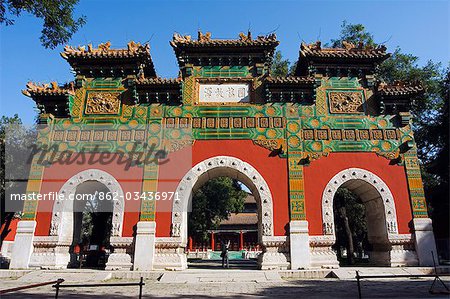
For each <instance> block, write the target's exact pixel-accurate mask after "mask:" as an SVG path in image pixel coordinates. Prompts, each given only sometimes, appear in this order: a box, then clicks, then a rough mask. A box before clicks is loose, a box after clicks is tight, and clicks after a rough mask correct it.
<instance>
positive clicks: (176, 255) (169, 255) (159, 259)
mask: <svg viewBox="0 0 450 299" xmlns="http://www.w3.org/2000/svg"><path fill="white" fill-rule="evenodd" d="M153 269H158V270H185V269H187V254H186V253H185V252H184V246H183V244H182V242H181V238H179V237H167V238H157V239H156V253H155V258H154V264H153Z"/></svg>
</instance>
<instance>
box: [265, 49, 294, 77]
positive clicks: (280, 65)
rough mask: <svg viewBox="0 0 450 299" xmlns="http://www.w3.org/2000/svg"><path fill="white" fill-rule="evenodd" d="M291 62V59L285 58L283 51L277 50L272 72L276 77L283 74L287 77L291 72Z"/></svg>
mask: <svg viewBox="0 0 450 299" xmlns="http://www.w3.org/2000/svg"><path fill="white" fill-rule="evenodd" d="M290 65H291V62H290V61H289V59H284V58H283V54H281V51H276V52H275V55H274V57H273V62H272V66H271V68H270V74H271V75H272V76H274V77H276V76H281V77H285V76H287V75H288V73H289V66H290Z"/></svg>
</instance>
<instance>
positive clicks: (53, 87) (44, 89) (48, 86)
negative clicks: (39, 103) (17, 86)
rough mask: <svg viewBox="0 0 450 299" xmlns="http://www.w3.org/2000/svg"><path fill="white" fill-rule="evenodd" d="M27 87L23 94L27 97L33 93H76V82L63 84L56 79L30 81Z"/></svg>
mask: <svg viewBox="0 0 450 299" xmlns="http://www.w3.org/2000/svg"><path fill="white" fill-rule="evenodd" d="M26 87H27V88H26V89H24V90H22V94H24V95H25V96H27V97H32V96H33V95H38V94H40V95H64V94H70V95H74V94H75V84H74V82H69V83H66V84H64V85H62V86H60V85H58V83H57V82H56V81H53V82H50V83H35V82H31V81H30V82H28V83H27V85H26Z"/></svg>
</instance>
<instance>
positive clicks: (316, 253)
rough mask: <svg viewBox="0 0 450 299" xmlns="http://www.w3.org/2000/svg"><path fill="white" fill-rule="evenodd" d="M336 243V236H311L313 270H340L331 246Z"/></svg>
mask: <svg viewBox="0 0 450 299" xmlns="http://www.w3.org/2000/svg"><path fill="white" fill-rule="evenodd" d="M335 242H336V240H335V238H334V236H332V235H325V236H309V244H310V251H311V268H326V269H336V268H339V262H338V260H337V256H336V252H334V251H333V249H332V248H331V246H333V244H334V243H335Z"/></svg>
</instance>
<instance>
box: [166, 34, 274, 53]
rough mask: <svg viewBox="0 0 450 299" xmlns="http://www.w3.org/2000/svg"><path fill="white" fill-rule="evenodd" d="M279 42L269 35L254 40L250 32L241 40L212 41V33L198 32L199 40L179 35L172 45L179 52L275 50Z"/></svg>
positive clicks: (175, 35) (175, 37) (240, 38)
mask: <svg viewBox="0 0 450 299" xmlns="http://www.w3.org/2000/svg"><path fill="white" fill-rule="evenodd" d="M279 43H280V42H279V41H278V40H277V37H276V35H275V34H269V35H266V36H258V37H257V38H256V39H252V35H251V33H250V32H249V33H248V34H247V35H245V34H244V33H240V34H239V39H212V38H211V33H210V32H206V33H205V34H203V33H202V32H200V31H199V32H198V38H197V40H193V39H192V38H191V36H190V35H185V36H182V35H180V34H178V33H175V34H174V35H173V39H172V41H170V45H171V46H172V47H173V48H174V49H175V51H177V49H180V50H181V49H186V48H218V49H222V50H224V49H226V48H236V47H237V48H252V47H254V48H269V49H275V47H276V46H278V45H279Z"/></svg>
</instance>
